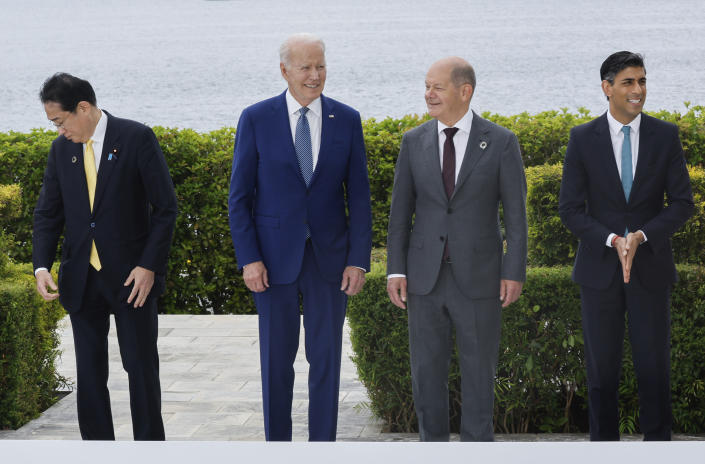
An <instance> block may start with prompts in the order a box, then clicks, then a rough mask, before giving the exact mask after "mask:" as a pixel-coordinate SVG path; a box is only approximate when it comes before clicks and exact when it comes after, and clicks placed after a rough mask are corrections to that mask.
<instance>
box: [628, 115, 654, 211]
mask: <svg viewBox="0 0 705 464" xmlns="http://www.w3.org/2000/svg"><path fill="white" fill-rule="evenodd" d="M653 146H654V128H653V125H652V124H651V121H650V120H649V117H648V116H647V115H645V114H642V115H641V125H640V127H639V156H638V157H637V162H636V173H635V174H634V183H633V184H632V191H631V192H630V193H629V199H630V200H631V199H632V198H635V195H636V192H637V191H638V190H639V188H640V187H641V186H642V184H643V183H644V182H646V176H647V175H648V174H647V173H648V172H649V168H648V165H649V163H650V161H651V157H652V156H653V151H652V150H651V147H653Z"/></svg>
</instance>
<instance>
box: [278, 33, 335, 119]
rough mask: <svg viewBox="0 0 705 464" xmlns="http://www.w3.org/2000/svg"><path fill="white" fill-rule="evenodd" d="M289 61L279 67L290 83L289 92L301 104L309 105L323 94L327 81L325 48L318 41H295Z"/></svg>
mask: <svg viewBox="0 0 705 464" xmlns="http://www.w3.org/2000/svg"><path fill="white" fill-rule="evenodd" d="M288 61H289V62H288V63H280V64H279V68H280V69H281V73H282V76H283V77H284V79H286V81H287V82H288V83H289V93H290V94H291V96H292V97H294V98H295V99H296V101H297V102H299V103H300V104H301V106H308V105H309V104H310V103H311V102H312V101H313V100H315V99H316V98H318V97H320V96H321V93H322V92H323V86H324V85H325V83H326V57H325V55H324V53H323V50H322V49H321V46H320V44H318V43H316V42H298V43H294V44H292V45H291V51H290V53H289V60H288Z"/></svg>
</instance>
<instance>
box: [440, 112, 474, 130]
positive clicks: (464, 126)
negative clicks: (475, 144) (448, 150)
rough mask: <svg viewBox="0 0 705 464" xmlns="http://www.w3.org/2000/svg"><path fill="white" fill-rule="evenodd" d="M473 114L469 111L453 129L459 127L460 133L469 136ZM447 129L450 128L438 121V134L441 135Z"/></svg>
mask: <svg viewBox="0 0 705 464" xmlns="http://www.w3.org/2000/svg"><path fill="white" fill-rule="evenodd" d="M472 114H473V113H472V111H470V110H469V109H468V112H467V113H465V114H464V115H463V117H462V118H460V120H459V121H458V122H456V123H455V125H454V126H453V127H457V128H458V130H459V131H461V132H465V133H468V134H469V133H470V129H471V128H472ZM447 127H448V126H446V125H445V124H443V123H442V122H441V121H438V134H440V133H441V132H442V131H443V129H446V128H447Z"/></svg>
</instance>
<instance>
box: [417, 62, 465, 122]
mask: <svg viewBox="0 0 705 464" xmlns="http://www.w3.org/2000/svg"><path fill="white" fill-rule="evenodd" d="M454 67H455V63H454V62H453V61H452V60H441V61H438V62H436V63H434V64H433V65H432V66H431V68H430V69H429V70H428V73H427V74H426V93H425V95H424V97H425V99H426V106H427V108H428V114H429V115H431V117H433V118H436V119H438V120H439V121H440V122H442V123H443V124H445V125H446V126H453V125H454V124H455V123H456V122H458V121H459V120H460V118H462V117H463V116H464V115H465V113H467V111H468V108H469V107H470V99H471V98H472V92H473V89H472V86H471V85H470V84H462V85H460V86H456V85H455V84H454V83H453V80H452V76H451V74H452V72H453V68H454Z"/></svg>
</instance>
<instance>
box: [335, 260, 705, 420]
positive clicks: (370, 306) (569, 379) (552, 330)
mask: <svg viewBox="0 0 705 464" xmlns="http://www.w3.org/2000/svg"><path fill="white" fill-rule="evenodd" d="M570 272H571V268H570V267H569V266H565V267H544V268H539V267H534V268H530V269H529V270H528V273H527V282H526V284H525V286H524V292H523V294H522V297H521V298H520V300H519V301H518V302H517V303H515V304H514V305H512V306H511V307H510V308H508V309H505V310H504V312H503V325H502V339H501V343H500V356H499V366H498V370H497V382H496V385H495V421H496V422H495V430H496V431H497V432H504V433H507V432H509V433H512V432H564V431H565V432H575V431H583V432H584V431H587V420H586V407H587V399H586V379H585V368H584V357H583V351H582V349H583V338H582V327H581V323H580V298H579V289H578V286H577V285H575V284H574V283H573V282H572V281H571V280H570ZM679 273H680V276H681V282H680V283H679V284H677V285H676V287H675V288H674V291H673V297H672V306H673V311H672V319H673V323H672V324H673V326H672V355H671V359H672V390H673V394H672V397H673V412H674V431H676V432H683V433H702V432H703V431H704V430H705V365H703V363H702V362H701V356H702V353H703V352H705V311H704V310H705V307H704V306H705V303H704V297H705V272H704V271H703V268H698V267H693V266H691V267H685V266H681V267H679ZM348 321H349V323H350V328H351V334H350V336H351V340H352V344H353V350H354V352H355V355H354V357H353V361H354V362H355V364H356V366H357V369H358V374H359V377H360V379H361V380H362V382H363V384H364V385H365V387H366V388H367V390H368V392H369V394H370V399H371V404H370V407H371V409H372V411H373V412H374V413H375V414H376V415H377V416H378V417H380V418H382V419H383V420H384V421H385V423H386V425H387V428H388V429H389V430H390V431H413V430H415V427H416V422H415V415H414V411H413V400H412V395H411V378H410V374H409V355H408V337H407V319H406V312H405V311H403V310H400V309H398V308H396V307H395V306H393V305H392V304H391V303H389V299H388V297H387V295H386V277H385V275H384V269H383V266H382V264H375V265H374V266H373V272H372V273H371V274H370V275H369V276H368V278H367V282H366V284H365V287H364V289H363V291H362V293H361V294H360V295H358V296H355V297H353V298H351V299H350V304H349V306H348ZM449 389H450V404H451V417H452V418H453V424H452V425H453V426H454V428H455V430H456V431H457V426H458V421H457V417H458V415H459V405H460V401H459V372H458V365H457V362H455V361H453V362H452V363H451V375H450V381H449ZM620 392H621V399H620V407H621V412H622V419H621V428H622V430H623V431H624V432H629V431H638V397H637V391H636V380H635V376H634V371H633V368H632V362H631V349H630V347H629V344H628V342H625V360H624V370H623V380H622V384H621V387H620Z"/></svg>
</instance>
